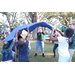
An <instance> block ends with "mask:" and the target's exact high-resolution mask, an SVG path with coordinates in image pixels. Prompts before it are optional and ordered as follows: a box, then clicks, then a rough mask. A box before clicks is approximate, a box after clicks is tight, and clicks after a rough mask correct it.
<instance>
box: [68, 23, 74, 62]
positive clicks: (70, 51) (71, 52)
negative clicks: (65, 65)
mask: <svg viewBox="0 0 75 75" xmlns="http://www.w3.org/2000/svg"><path fill="white" fill-rule="evenodd" d="M70 28H72V29H74V35H73V44H72V45H71V46H69V53H70V60H69V62H72V57H73V54H74V52H75V22H73V23H70Z"/></svg>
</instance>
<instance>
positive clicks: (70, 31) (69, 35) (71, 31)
mask: <svg viewBox="0 0 75 75" xmlns="http://www.w3.org/2000/svg"><path fill="white" fill-rule="evenodd" d="M65 33H66V36H67V37H68V38H69V45H72V44H73V38H72V36H73V34H74V30H73V29H71V28H68V29H67V30H66V31H65Z"/></svg>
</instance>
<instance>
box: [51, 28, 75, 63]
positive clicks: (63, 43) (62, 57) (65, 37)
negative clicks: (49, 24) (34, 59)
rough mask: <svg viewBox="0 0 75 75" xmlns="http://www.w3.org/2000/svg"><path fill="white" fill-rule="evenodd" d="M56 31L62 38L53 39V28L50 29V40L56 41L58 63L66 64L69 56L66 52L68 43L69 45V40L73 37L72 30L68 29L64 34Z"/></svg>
mask: <svg viewBox="0 0 75 75" xmlns="http://www.w3.org/2000/svg"><path fill="white" fill-rule="evenodd" d="M56 31H59V33H60V34H61V35H62V37H53V32H54V28H52V33H51V35H50V40H51V41H58V54H59V59H58V62H68V61H69V59H70V54H69V51H68V48H69V43H70V41H69V40H70V39H69V38H70V37H72V36H73V34H74V30H73V29H71V28H68V29H67V30H66V31H65V33H64V34H63V33H62V32H61V31H60V30H59V29H56Z"/></svg>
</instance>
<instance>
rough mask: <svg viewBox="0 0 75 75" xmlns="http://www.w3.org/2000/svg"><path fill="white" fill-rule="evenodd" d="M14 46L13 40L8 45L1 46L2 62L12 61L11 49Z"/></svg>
mask: <svg viewBox="0 0 75 75" xmlns="http://www.w3.org/2000/svg"><path fill="white" fill-rule="evenodd" d="M13 45H14V39H13V41H12V43H11V45H10V44H8V43H6V44H4V45H3V49H2V51H1V53H2V62H7V61H11V62H12V60H13V56H12V47H13Z"/></svg>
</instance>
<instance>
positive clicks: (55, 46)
mask: <svg viewBox="0 0 75 75" xmlns="http://www.w3.org/2000/svg"><path fill="white" fill-rule="evenodd" d="M57 47H58V44H55V45H54V47H53V53H54V55H55V50H56V48H57Z"/></svg>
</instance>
